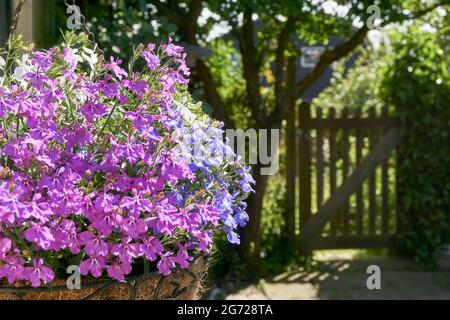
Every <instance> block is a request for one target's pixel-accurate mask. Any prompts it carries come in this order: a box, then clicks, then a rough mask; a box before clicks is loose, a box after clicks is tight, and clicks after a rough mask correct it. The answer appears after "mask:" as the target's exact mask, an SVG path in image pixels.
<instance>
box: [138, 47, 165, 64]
mask: <svg viewBox="0 0 450 320" xmlns="http://www.w3.org/2000/svg"><path fill="white" fill-rule="evenodd" d="M154 50H155V45H154V44H152V43H150V44H149V45H148V46H147V48H145V50H143V51H142V53H141V56H142V57H143V58H144V59H145V61H146V62H147V67H148V68H149V69H150V70H156V69H157V68H159V66H160V64H161V62H160V60H159V57H158V56H157V55H156V54H155V53H154Z"/></svg>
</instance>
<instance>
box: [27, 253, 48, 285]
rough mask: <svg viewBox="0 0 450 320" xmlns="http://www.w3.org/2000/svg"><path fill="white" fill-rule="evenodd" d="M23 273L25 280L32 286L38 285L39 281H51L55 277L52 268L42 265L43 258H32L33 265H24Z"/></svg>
mask: <svg viewBox="0 0 450 320" xmlns="http://www.w3.org/2000/svg"><path fill="white" fill-rule="evenodd" d="M24 275H25V278H26V279H27V280H29V281H30V282H31V286H32V287H35V288H36V287H39V286H40V285H41V282H43V283H48V282H52V281H53V279H54V278H55V274H54V273H53V271H52V269H50V268H49V267H47V266H45V265H44V259H42V258H39V259H33V266H32V267H26V268H25V270H24Z"/></svg>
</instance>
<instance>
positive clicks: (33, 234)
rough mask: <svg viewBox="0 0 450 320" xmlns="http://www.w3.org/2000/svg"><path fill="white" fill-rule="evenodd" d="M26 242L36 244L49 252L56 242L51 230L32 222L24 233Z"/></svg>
mask: <svg viewBox="0 0 450 320" xmlns="http://www.w3.org/2000/svg"><path fill="white" fill-rule="evenodd" d="M23 236H24V238H25V240H27V241H30V242H34V243H35V244H37V245H38V246H39V247H40V248H42V249H44V250H47V249H49V248H50V246H51V244H52V242H53V241H54V240H55V238H54V237H53V234H52V232H51V230H50V229H49V228H48V227H46V226H45V225H42V224H40V223H36V222H31V223H30V227H29V228H28V229H27V230H26V231H25V232H24V233H23Z"/></svg>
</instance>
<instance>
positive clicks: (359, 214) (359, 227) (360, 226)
mask: <svg viewBox="0 0 450 320" xmlns="http://www.w3.org/2000/svg"><path fill="white" fill-rule="evenodd" d="M361 114H362V113H361V108H360V107H359V108H358V109H357V110H356V114H355V117H356V118H359V117H361ZM355 134H356V148H355V158H356V166H359V165H360V164H361V161H362V150H363V143H364V140H363V139H364V135H363V131H362V130H361V129H356V132H355ZM363 218H364V200H363V188H362V186H360V187H359V188H358V190H357V191H356V234H358V235H362V234H363V231H364V220H363Z"/></svg>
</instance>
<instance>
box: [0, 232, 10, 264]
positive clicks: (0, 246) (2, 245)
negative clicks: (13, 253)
mask: <svg viewBox="0 0 450 320" xmlns="http://www.w3.org/2000/svg"><path fill="white" fill-rule="evenodd" d="M11 246H12V242H11V239H8V238H2V237H1V236H0V260H3V259H5V257H6V254H7V253H8V252H9V250H11Z"/></svg>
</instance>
